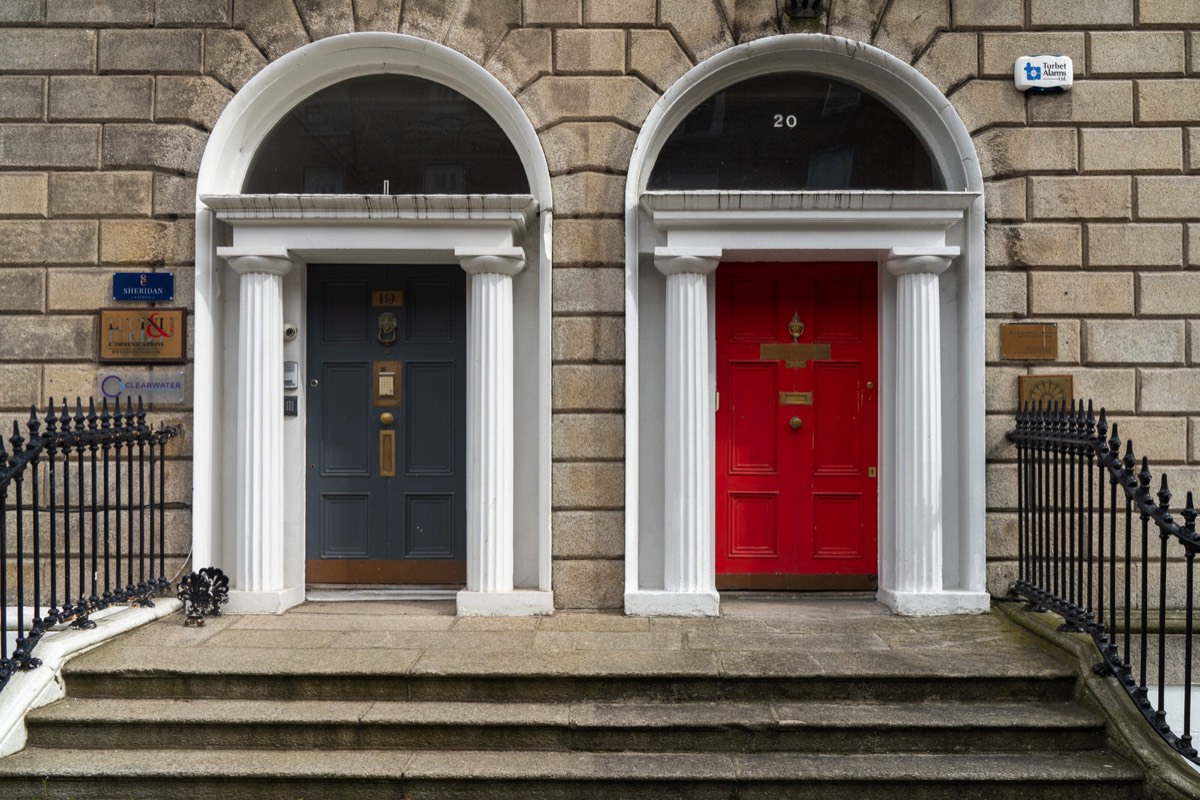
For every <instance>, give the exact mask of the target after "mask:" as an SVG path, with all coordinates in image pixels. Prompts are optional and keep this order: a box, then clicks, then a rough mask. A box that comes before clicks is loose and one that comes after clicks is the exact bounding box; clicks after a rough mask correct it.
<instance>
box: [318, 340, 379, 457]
mask: <svg viewBox="0 0 1200 800" xmlns="http://www.w3.org/2000/svg"><path fill="white" fill-rule="evenodd" d="M370 372H371V365H370V364H368V363H367V362H365V361H360V362H357V363H353V362H351V363H339V362H327V363H325V364H322V365H321V371H320V372H319V373H318V374H319V375H320V385H322V386H324V387H325V392H324V393H325V396H326V397H328V398H329V401H328V402H326V403H323V404H322V406H321V440H320V450H319V453H320V456H321V474H322V475H357V476H359V477H367V476H369V475H370V473H371V465H372V461H373V457H372V455H371V439H372V436H373V435H374V428H373V427H372V425H371V420H370V419H369V418H368V417H366V416H364V415H362V414H347V413H346V411H345V410H346V409H351V408H363V407H364V404H365V402H366V401H367V400H368V398H369V396H370V392H371V377H370Z"/></svg>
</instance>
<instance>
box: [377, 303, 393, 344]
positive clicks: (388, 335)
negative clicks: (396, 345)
mask: <svg viewBox="0 0 1200 800" xmlns="http://www.w3.org/2000/svg"><path fill="white" fill-rule="evenodd" d="M395 341H396V315H395V314H393V313H392V312H390V311H385V312H383V313H382V314H380V315H379V342H380V344H385V345H390V344H392V343H393V342H395Z"/></svg>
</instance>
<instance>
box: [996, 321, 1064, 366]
mask: <svg viewBox="0 0 1200 800" xmlns="http://www.w3.org/2000/svg"><path fill="white" fill-rule="evenodd" d="M1000 357H1001V358H1004V359H1009V360H1013V361H1054V360H1055V359H1056V358H1058V324H1057V323H1054V322H1009V323H1004V324H1002V325H1001V326H1000Z"/></svg>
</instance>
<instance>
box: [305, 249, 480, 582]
mask: <svg viewBox="0 0 1200 800" xmlns="http://www.w3.org/2000/svg"><path fill="white" fill-rule="evenodd" d="M307 284H308V297H309V302H308V309H307V311H308V313H307V319H306V323H305V327H306V328H307V331H308V339H307V348H308V362H307V368H306V369H307V371H306V374H307V375H308V376H311V378H312V380H310V381H307V382H306V383H305V387H304V391H305V392H306V397H307V403H306V407H307V421H306V426H307V437H306V448H307V453H306V455H307V461H308V462H309V464H310V465H311V466H310V469H308V470H306V474H307V478H308V481H307V484H308V485H307V513H306V517H305V519H306V526H307V529H308V531H307V548H306V550H307V552H306V556H307V559H308V564H307V569H308V574H309V575H310V576H318V577H316V578H314V580H318V581H322V582H329V581H333V582H337V583H393V584H408V583H439V584H444V583H448V582H451V583H452V582H455V581H458V580H461V578H462V575H463V572H464V569H465V562H464V561H463V559H464V552H465V547H466V506H465V503H466V483H465V481H466V477H465V471H464V464H465V460H466V358H465V348H466V331H465V325H466V314H465V307H466V276H465V274H464V273H463V271H462V270H461V269H459V268H457V267H456V266H452V265H450V266H445V265H443V266H374V265H370V266H363V265H311V266H309V268H308V276H307Z"/></svg>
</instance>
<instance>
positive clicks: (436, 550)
mask: <svg viewBox="0 0 1200 800" xmlns="http://www.w3.org/2000/svg"><path fill="white" fill-rule="evenodd" d="M404 523H405V525H404V527H405V530H406V531H407V532H408V536H407V537H406V539H405V543H404V544H405V552H404V557H405V558H452V557H453V556H454V553H453V551H452V550H451V548H450V547H449V543H450V542H451V540H452V536H451V535H450V533H451V531H453V530H454V496H453V495H447V494H441V495H434V494H420V495H414V494H410V495H406V496H405V498H404Z"/></svg>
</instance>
